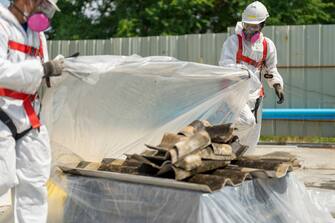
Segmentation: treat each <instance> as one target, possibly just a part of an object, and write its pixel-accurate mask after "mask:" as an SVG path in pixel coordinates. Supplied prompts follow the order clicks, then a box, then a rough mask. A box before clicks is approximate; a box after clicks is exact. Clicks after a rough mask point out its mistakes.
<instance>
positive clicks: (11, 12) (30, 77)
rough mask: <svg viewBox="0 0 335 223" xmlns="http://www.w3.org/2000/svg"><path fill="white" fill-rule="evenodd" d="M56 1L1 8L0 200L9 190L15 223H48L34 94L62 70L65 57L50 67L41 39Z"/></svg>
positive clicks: (43, 150) (41, 129) (45, 143)
mask: <svg viewBox="0 0 335 223" xmlns="http://www.w3.org/2000/svg"><path fill="white" fill-rule="evenodd" d="M56 1H57V0H14V1H12V2H11V4H10V6H9V7H8V8H5V7H4V6H3V5H1V4H0V196H1V195H3V194H4V193H6V192H7V191H8V190H9V189H12V193H13V198H14V199H13V209H14V219H15V222H16V223H25V222H27V223H38V222H46V219H47V214H48V205H47V189H46V183H47V180H48V178H49V174H50V163H51V157H50V145H49V137H48V132H47V129H46V127H45V125H44V124H43V122H42V121H41V120H40V118H39V113H40V109H41V105H40V101H39V98H38V95H37V93H36V92H37V90H38V88H39V87H40V85H41V83H42V81H43V80H46V79H50V77H54V76H59V75H61V73H62V69H63V63H64V57H58V58H57V59H54V60H51V61H48V52H47V48H46V39H45V36H44V34H43V31H44V30H46V29H47V28H48V27H49V25H50V19H51V18H52V16H53V14H54V13H55V11H57V10H59V9H58V7H57V6H56Z"/></svg>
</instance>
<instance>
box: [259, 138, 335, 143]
mask: <svg viewBox="0 0 335 223" xmlns="http://www.w3.org/2000/svg"><path fill="white" fill-rule="evenodd" d="M260 142H276V143H335V137H319V136H261V138H260Z"/></svg>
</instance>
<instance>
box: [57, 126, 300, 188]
mask: <svg viewBox="0 0 335 223" xmlns="http://www.w3.org/2000/svg"><path fill="white" fill-rule="evenodd" d="M233 130H234V129H233V127H232V125H231V124H223V125H217V126H212V125H211V124H210V123H208V122H207V121H198V120H196V121H194V122H192V123H191V124H190V125H188V126H186V127H185V128H183V129H182V130H180V131H179V132H178V133H177V134H174V133H166V134H164V136H163V138H162V140H161V142H160V144H159V145H157V146H152V145H146V147H147V149H146V150H145V151H144V152H142V153H141V154H127V155H126V156H127V158H126V159H125V160H121V159H113V158H105V159H103V160H102V162H101V163H91V162H85V161H82V162H80V163H79V164H78V165H77V166H76V168H67V167H61V168H62V169H63V171H65V172H69V173H72V174H79V175H86V176H98V177H103V178H111V179H116V180H123V181H129V182H133V183H136V182H137V183H145V184H152V185H157V186H166V187H177V188H182V189H191V190H199V191H202V192H211V191H215V190H219V189H221V188H222V187H224V186H226V185H227V186H238V185H240V184H241V183H243V182H244V181H245V180H251V179H254V178H274V177H275V178H281V177H283V176H285V175H286V174H287V172H290V171H293V170H295V169H297V168H300V163H299V161H298V160H297V159H296V157H294V156H293V155H291V154H289V153H284V152H276V153H270V154H266V155H263V156H243V154H244V153H245V152H246V150H247V148H248V147H247V146H244V145H241V144H240V143H239V140H238V137H237V136H235V135H233V132H234V131H233ZM116 173H117V174H116ZM120 174H121V175H123V176H121V175H120ZM148 177H149V178H148ZM164 178H168V179H170V180H167V179H164ZM180 181H182V182H180Z"/></svg>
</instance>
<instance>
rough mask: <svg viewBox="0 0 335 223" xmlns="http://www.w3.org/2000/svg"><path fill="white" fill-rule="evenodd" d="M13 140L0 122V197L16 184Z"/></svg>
mask: <svg viewBox="0 0 335 223" xmlns="http://www.w3.org/2000/svg"><path fill="white" fill-rule="evenodd" d="M17 182H18V181H17V178H16V155H15V140H14V138H13V137H12V134H11V132H10V130H9V129H8V128H7V126H6V125H5V124H3V123H2V122H1V121H0V196H1V195H3V194H5V193H6V192H7V191H8V190H9V189H10V188H12V187H14V186H15V185H16V184H17Z"/></svg>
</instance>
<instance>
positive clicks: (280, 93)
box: [273, 84, 284, 104]
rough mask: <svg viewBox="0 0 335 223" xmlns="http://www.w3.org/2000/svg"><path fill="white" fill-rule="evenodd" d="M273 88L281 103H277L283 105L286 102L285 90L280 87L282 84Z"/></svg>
mask: <svg viewBox="0 0 335 223" xmlns="http://www.w3.org/2000/svg"><path fill="white" fill-rule="evenodd" d="M273 87H274V89H275V92H276V95H277V97H278V99H279V101H277V104H282V103H283V102H284V91H283V88H282V87H281V86H280V84H274V85H273Z"/></svg>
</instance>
